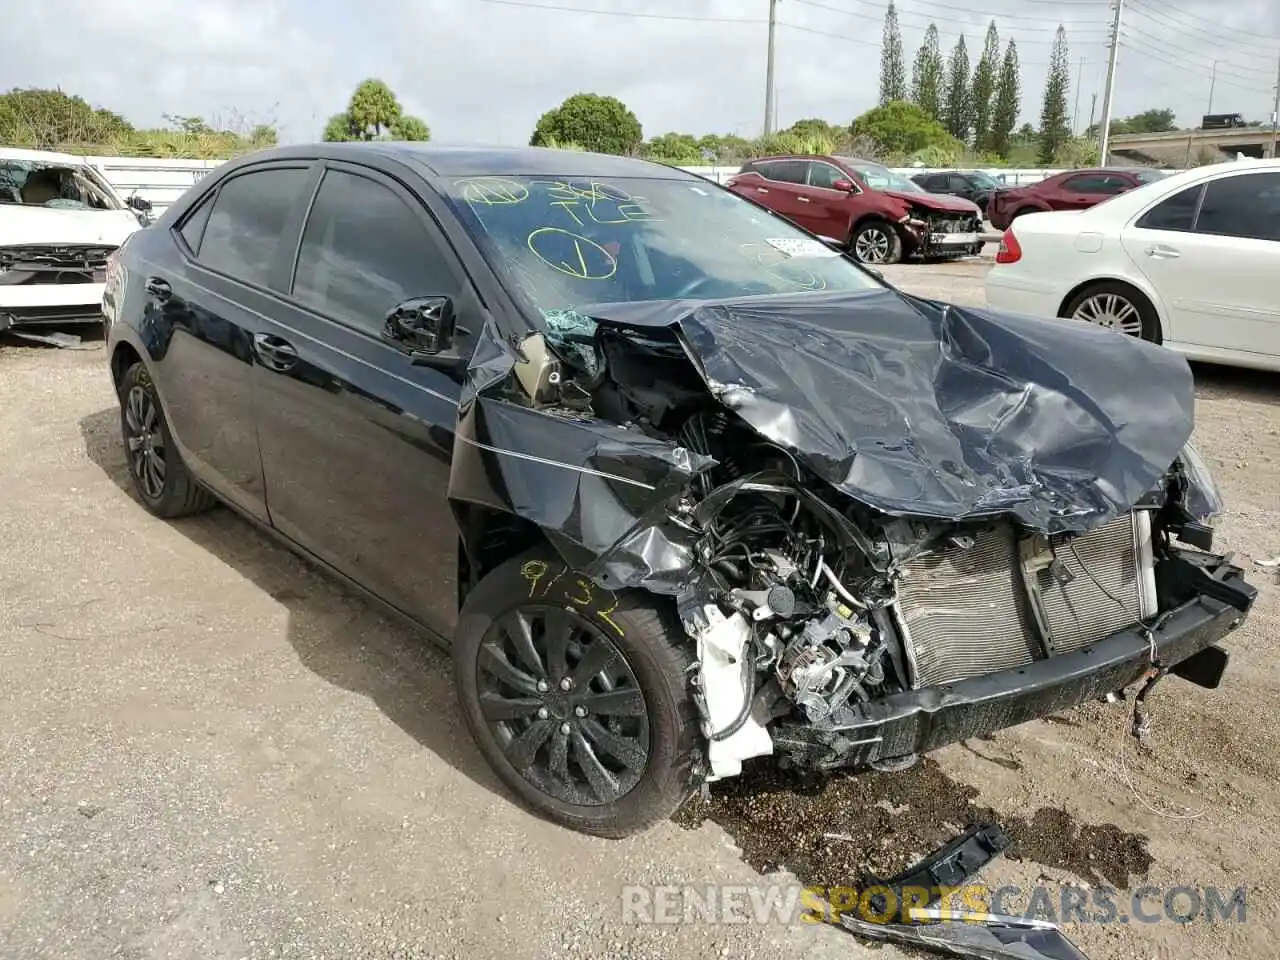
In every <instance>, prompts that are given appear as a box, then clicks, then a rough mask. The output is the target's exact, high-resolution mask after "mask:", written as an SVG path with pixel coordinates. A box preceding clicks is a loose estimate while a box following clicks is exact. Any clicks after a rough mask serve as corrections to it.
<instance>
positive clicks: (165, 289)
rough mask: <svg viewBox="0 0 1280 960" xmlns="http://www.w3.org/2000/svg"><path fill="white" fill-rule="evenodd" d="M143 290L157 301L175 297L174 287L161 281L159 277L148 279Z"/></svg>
mask: <svg viewBox="0 0 1280 960" xmlns="http://www.w3.org/2000/svg"><path fill="white" fill-rule="evenodd" d="M143 288H144V289H145V290H146V291H147V293H149V294H151V296H153V297H155V298H156V299H157V300H162V301H163V300H168V299H169V298H170V297H172V296H173V287H171V286H169V283H168V281H166V280H161V279H160V278H159V277H147V282H146V283H145V284H143Z"/></svg>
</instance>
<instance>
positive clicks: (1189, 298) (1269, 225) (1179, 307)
mask: <svg viewBox="0 0 1280 960" xmlns="http://www.w3.org/2000/svg"><path fill="white" fill-rule="evenodd" d="M1124 245H1125V250H1126V251H1127V252H1128V254H1129V256H1130V257H1131V259H1132V260H1133V261H1134V263H1135V264H1137V266H1138V269H1140V270H1141V271H1142V272H1143V273H1144V274H1145V275H1146V276H1147V278H1148V279H1149V280H1150V281H1151V283H1152V285H1153V286H1154V287H1155V289H1156V290H1157V291H1158V292H1159V295H1160V298H1161V299H1162V300H1163V301H1164V304H1165V308H1166V311H1167V312H1168V314H1169V326H1170V328H1171V329H1170V330H1168V331H1166V336H1168V337H1169V339H1172V340H1178V341H1182V342H1185V343H1193V344H1198V345H1201V346H1205V347H1211V348H1217V349H1225V350H1242V351H1246V352H1250V353H1258V354H1264V355H1268V356H1277V355H1280V297H1277V296H1276V281H1275V277H1276V276H1277V275H1280V172H1271V171H1257V172H1251V173H1241V174H1232V175H1228V176H1223V177H1219V178H1218V179H1215V180H1210V181H1209V182H1208V183H1207V184H1205V185H1204V187H1203V194H1202V193H1201V187H1200V186H1195V187H1189V188H1187V189H1185V190H1182V191H1180V192H1179V193H1176V194H1174V195H1173V196H1172V197H1169V198H1167V199H1165V200H1163V201H1161V202H1160V203H1159V204H1157V205H1156V206H1155V207H1153V208H1152V209H1151V210H1149V211H1147V212H1145V213H1144V214H1143V215H1142V216H1140V217H1139V218H1138V219H1137V220H1136V221H1134V224H1133V226H1132V227H1130V228H1127V229H1126V231H1125V235H1124Z"/></svg>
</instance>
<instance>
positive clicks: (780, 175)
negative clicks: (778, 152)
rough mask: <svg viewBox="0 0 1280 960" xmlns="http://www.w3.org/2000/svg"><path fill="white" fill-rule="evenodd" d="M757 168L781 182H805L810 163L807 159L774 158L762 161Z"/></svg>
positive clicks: (771, 178)
mask: <svg viewBox="0 0 1280 960" xmlns="http://www.w3.org/2000/svg"><path fill="white" fill-rule="evenodd" d="M756 169H758V170H759V171H760V172H761V173H762V174H764V176H766V177H767V178H769V179H770V180H776V181H777V182H779V183H804V181H805V177H806V176H807V175H808V173H809V164H808V161H805V160H774V161H772V162H770V163H762V164H760V166H759V167H757V168H756Z"/></svg>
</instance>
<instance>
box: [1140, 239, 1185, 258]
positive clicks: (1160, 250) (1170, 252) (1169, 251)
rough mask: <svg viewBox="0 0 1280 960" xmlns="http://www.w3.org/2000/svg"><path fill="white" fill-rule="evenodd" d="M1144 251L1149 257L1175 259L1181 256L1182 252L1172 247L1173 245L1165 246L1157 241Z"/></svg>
mask: <svg viewBox="0 0 1280 960" xmlns="http://www.w3.org/2000/svg"><path fill="white" fill-rule="evenodd" d="M1146 253H1147V256H1148V257H1151V258H1152V259H1153V260H1176V259H1178V257H1180V256H1182V254H1180V253H1179V252H1178V251H1177V250H1175V249H1173V247H1166V246H1164V245H1163V244H1160V243H1157V244H1156V245H1155V246H1152V247H1147V250H1146Z"/></svg>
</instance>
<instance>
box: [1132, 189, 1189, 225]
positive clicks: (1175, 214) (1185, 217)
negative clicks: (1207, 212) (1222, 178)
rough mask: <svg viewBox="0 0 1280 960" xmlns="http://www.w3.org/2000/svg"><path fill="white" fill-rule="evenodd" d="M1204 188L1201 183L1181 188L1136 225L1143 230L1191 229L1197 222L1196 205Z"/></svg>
mask: <svg viewBox="0 0 1280 960" xmlns="http://www.w3.org/2000/svg"><path fill="white" fill-rule="evenodd" d="M1203 190H1204V187H1203V186H1202V185H1200V184H1196V186H1194V187H1187V189H1185V190H1179V191H1178V192H1177V193H1175V194H1174V195H1173V196H1172V197H1167V198H1166V199H1164V200H1161V201H1160V202H1159V203H1157V204H1156V205H1155V206H1154V207H1152V208H1151V209H1150V210H1148V211H1147V212H1146V213H1144V214H1143V215H1142V216H1141V217H1139V218H1138V222H1137V223H1135V224H1134V226H1135V227H1139V228H1141V229H1143V230H1182V231H1186V230H1190V229H1191V228H1192V227H1193V226H1194V224H1195V217H1196V207H1197V206H1198V205H1199V203H1200V193H1201V191H1203Z"/></svg>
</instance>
